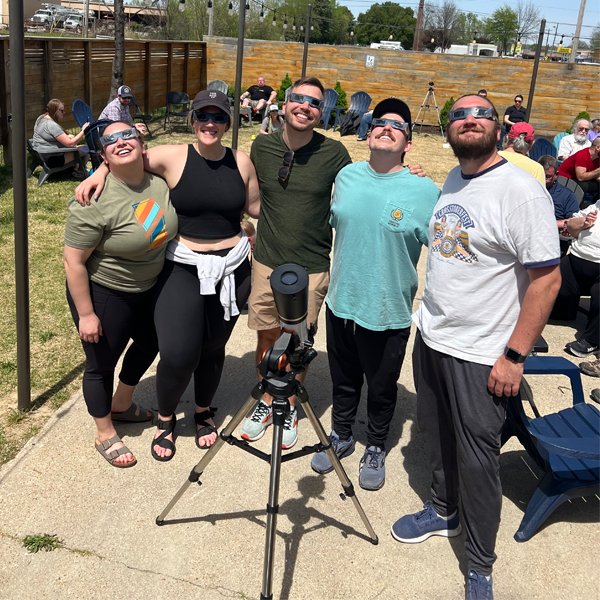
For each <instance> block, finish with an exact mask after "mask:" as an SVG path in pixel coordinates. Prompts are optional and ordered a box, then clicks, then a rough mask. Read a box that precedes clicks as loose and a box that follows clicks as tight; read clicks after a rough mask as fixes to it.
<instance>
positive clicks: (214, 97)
mask: <svg viewBox="0 0 600 600" xmlns="http://www.w3.org/2000/svg"><path fill="white" fill-rule="evenodd" d="M207 106H216V107H217V108H220V109H221V110H222V111H223V112H224V113H225V114H226V115H229V118H230V119H231V109H230V108H229V98H228V97H227V96H226V95H225V94H224V93H223V92H219V91H218V90H202V91H201V92H198V93H197V94H196V97H195V98H194V101H193V102H192V110H201V109H202V108H206V107H207Z"/></svg>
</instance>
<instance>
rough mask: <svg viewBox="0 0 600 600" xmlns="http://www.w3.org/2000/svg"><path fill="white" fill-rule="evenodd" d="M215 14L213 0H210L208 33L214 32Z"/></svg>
mask: <svg viewBox="0 0 600 600" xmlns="http://www.w3.org/2000/svg"><path fill="white" fill-rule="evenodd" d="M214 16H215V9H214V8H213V3H212V0H208V35H212V34H213V19H214Z"/></svg>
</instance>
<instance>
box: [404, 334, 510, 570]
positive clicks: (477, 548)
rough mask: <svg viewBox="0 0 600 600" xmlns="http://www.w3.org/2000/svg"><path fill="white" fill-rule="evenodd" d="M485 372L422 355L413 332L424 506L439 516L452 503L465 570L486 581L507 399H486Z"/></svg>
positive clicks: (496, 520)
mask: <svg viewBox="0 0 600 600" xmlns="http://www.w3.org/2000/svg"><path fill="white" fill-rule="evenodd" d="M491 370H492V367H490V366H487V365H480V364H477V363H473V362H468V361H464V360H460V359H458V358H454V357H452V356H449V355H448V354H443V353H441V352H437V351H436V350H432V349H431V348H429V347H428V346H427V345H426V344H425V342H424V341H423V338H422V337H421V333H420V332H417V337H416V339H415V347H414V351H413V373H414V378H415V387H416V389H417V418H418V421H419V428H420V430H421V433H422V434H423V437H424V438H425V442H426V443H427V451H428V453H429V460H430V462H431V469H432V484H431V500H432V504H433V507H434V508H435V511H436V512H437V513H438V514H439V515H440V516H443V517H446V516H449V515H451V514H452V513H453V512H454V511H455V510H456V509H457V507H458V501H459V499H460V503H461V508H462V514H461V522H462V523H463V524H464V525H465V528H466V531H467V539H466V542H465V549H466V552H467V556H468V558H469V569H471V568H472V569H475V571H477V572H478V573H479V574H480V575H490V574H491V572H492V566H493V564H494V561H495V560H496V554H495V552H494V547H495V545H496V536H497V534H498V527H499V526H500V512H501V509H502V487H501V484H500V467H499V463H498V458H499V456H500V436H501V433H502V427H503V425H504V420H505V417H506V406H507V401H508V399H507V397H506V396H502V397H501V398H499V397H497V396H494V395H492V394H490V393H489V391H488V389H487V382H488V378H489V376H490V372H491Z"/></svg>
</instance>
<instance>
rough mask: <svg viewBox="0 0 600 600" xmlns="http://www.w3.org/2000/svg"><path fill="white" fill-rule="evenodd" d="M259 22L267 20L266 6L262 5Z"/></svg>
mask: <svg viewBox="0 0 600 600" xmlns="http://www.w3.org/2000/svg"><path fill="white" fill-rule="evenodd" d="M258 20H259V21H260V22H261V23H262V22H263V21H264V20H265V5H264V4H261V5H260V16H259V17H258Z"/></svg>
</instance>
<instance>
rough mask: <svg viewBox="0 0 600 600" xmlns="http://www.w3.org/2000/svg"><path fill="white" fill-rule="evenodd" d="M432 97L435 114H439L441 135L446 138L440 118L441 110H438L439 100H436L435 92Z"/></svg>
mask: <svg viewBox="0 0 600 600" xmlns="http://www.w3.org/2000/svg"><path fill="white" fill-rule="evenodd" d="M431 95H432V96H433V105H434V106H435V112H436V113H437V118H438V123H439V126H440V133H441V134H442V137H444V128H443V127H442V119H441V118H440V109H439V108H438V105H437V100H436V99H435V92H434V91H432V92H431Z"/></svg>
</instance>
